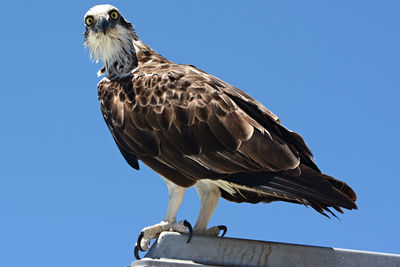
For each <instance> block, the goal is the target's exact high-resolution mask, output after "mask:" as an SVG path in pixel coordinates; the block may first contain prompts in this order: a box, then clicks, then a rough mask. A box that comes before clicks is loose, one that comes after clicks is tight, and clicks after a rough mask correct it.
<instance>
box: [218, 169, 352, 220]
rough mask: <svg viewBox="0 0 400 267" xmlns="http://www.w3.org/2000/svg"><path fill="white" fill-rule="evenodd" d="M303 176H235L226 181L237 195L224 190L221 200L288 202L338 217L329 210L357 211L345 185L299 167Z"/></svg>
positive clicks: (266, 174) (272, 174) (280, 174)
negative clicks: (307, 206)
mask: <svg viewBox="0 0 400 267" xmlns="http://www.w3.org/2000/svg"><path fill="white" fill-rule="evenodd" d="M300 170H301V174H300V175H293V173H290V172H280V173H276V172H261V173H239V174H233V175H230V176H228V177H226V178H224V181H225V182H227V183H229V185H230V187H232V188H233V189H235V190H234V193H232V192H230V193H228V192H226V191H225V190H223V189H222V188H221V192H222V197H224V198H226V199H227V200H230V201H234V202H250V203H258V202H271V201H277V200H281V201H287V202H293V203H300V204H304V205H309V206H311V207H312V208H313V209H315V210H316V211H318V212H319V213H321V214H323V215H325V216H327V217H329V215H328V214H327V213H326V212H328V213H329V214H331V215H332V216H334V217H336V215H335V214H334V213H333V211H331V210H330V209H329V208H333V209H334V210H336V211H337V212H339V213H343V210H342V209H341V208H345V209H349V210H351V209H357V206H356V204H355V201H356V199H357V197H356V194H355V193H354V191H353V190H352V189H351V188H350V187H349V186H348V185H347V184H346V183H344V182H342V181H339V180H337V179H335V178H333V177H331V176H328V175H326V174H322V173H319V172H317V171H315V170H313V169H311V168H309V167H307V166H305V165H300Z"/></svg>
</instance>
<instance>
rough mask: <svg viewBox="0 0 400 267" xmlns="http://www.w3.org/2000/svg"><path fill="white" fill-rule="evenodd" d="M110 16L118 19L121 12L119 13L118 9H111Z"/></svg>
mask: <svg viewBox="0 0 400 267" xmlns="http://www.w3.org/2000/svg"><path fill="white" fill-rule="evenodd" d="M110 17H111V18H112V19H114V20H115V19H118V17H119V14H118V12H117V11H115V10H114V11H111V13H110Z"/></svg>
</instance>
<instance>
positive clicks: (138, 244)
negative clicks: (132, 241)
mask: <svg viewBox="0 0 400 267" xmlns="http://www.w3.org/2000/svg"><path fill="white" fill-rule="evenodd" d="M143 236H144V233H143V231H142V232H140V235H139V236H138V239H137V241H136V246H135V248H136V247H137V248H138V249H139V250H140V251H146V250H145V249H143V248H142V246H141V245H140V244H141V243H142V238H143Z"/></svg>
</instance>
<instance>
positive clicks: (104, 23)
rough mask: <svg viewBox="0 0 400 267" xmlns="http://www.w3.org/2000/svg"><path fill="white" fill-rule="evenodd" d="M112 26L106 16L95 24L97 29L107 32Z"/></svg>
mask: <svg viewBox="0 0 400 267" xmlns="http://www.w3.org/2000/svg"><path fill="white" fill-rule="evenodd" d="M109 28H110V22H109V21H108V20H107V19H106V18H105V17H100V18H99V19H98V20H97V22H96V25H95V29H96V31H98V32H99V31H102V32H103V33H104V34H107V30H108V29H109Z"/></svg>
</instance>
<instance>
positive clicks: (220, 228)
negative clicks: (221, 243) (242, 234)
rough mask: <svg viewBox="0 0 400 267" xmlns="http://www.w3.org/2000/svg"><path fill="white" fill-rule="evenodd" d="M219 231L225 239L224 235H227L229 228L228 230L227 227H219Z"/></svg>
mask: <svg viewBox="0 0 400 267" xmlns="http://www.w3.org/2000/svg"><path fill="white" fill-rule="evenodd" d="M218 229H219V230H220V231H221V230H222V231H223V232H222V235H221V237H224V235H225V234H226V231H227V230H228V228H226V226H225V225H218Z"/></svg>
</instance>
